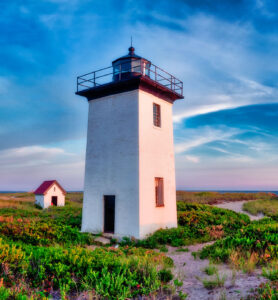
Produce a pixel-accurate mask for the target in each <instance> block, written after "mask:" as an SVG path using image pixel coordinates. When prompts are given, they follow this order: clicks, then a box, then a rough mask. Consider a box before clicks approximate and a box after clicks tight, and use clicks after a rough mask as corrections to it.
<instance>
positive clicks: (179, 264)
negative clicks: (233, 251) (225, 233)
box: [167, 242, 267, 300]
mask: <svg viewBox="0 0 278 300" xmlns="http://www.w3.org/2000/svg"><path fill="white" fill-rule="evenodd" d="M211 243H213V242H210V243H205V244H197V245H192V246H189V247H188V249H189V252H176V249H177V248H173V247H168V249H169V252H168V253H167V256H169V257H171V258H172V259H173V261H174V264H175V269H174V275H175V277H176V278H178V279H179V280H181V281H183V286H182V287H181V290H182V291H183V292H184V293H187V294H188V297H187V298H186V299H187V300H218V299H229V300H232V299H241V297H246V296H247V295H248V294H249V293H250V290H251V289H255V288H257V287H258V286H259V285H260V284H261V283H262V282H266V281H267V280H266V279H265V278H263V277H261V276H260V271H259V270H256V271H255V272H254V273H253V274H244V273H242V272H236V271H233V270H231V269H230V268H229V266H228V265H226V264H219V265H216V267H217V269H218V270H219V275H220V277H226V280H225V284H224V287H222V288H215V289H213V290H208V289H206V288H205V287H204V285H203V283H202V280H203V279H208V280H212V279H214V278H215V275H213V276H208V275H206V273H205V272H204V271H203V270H204V268H205V267H206V266H208V265H209V261H208V260H207V259H204V260H201V259H199V258H197V259H194V257H193V256H192V252H195V251H198V250H200V249H202V248H203V247H204V246H206V245H208V244H211Z"/></svg>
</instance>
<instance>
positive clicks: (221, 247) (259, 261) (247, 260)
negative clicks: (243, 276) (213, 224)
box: [200, 219, 278, 271]
mask: <svg viewBox="0 0 278 300" xmlns="http://www.w3.org/2000/svg"><path fill="white" fill-rule="evenodd" d="M200 257H201V258H206V257H208V258H210V259H212V260H213V261H216V262H217V261H218V262H219V261H223V262H230V263H232V264H233V265H234V266H235V267H237V268H241V269H246V271H252V269H253V268H254V267H255V266H257V265H265V264H266V263H268V262H270V261H272V260H275V259H277V258H278V223H277V222H275V221H274V220H272V219H263V220H261V221H256V222H253V223H251V224H249V225H248V226H246V227H245V228H242V229H240V230H239V231H237V232H236V233H235V234H233V235H232V236H228V237H226V238H224V239H222V240H218V241H216V242H215V243H214V244H213V245H210V246H207V247H205V248H203V250H202V251H201V252H200Z"/></svg>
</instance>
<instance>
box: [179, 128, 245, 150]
mask: <svg viewBox="0 0 278 300" xmlns="http://www.w3.org/2000/svg"><path fill="white" fill-rule="evenodd" d="M241 132H242V130H240V129H237V128H228V127H225V126H220V127H218V128H214V127H210V126H204V127H201V128H198V129H191V130H185V133H187V137H186V138H184V140H185V141H183V142H177V143H176V144H175V152H176V153H177V154H179V153H185V152H188V151H189V150H192V149H194V148H196V147H200V146H202V145H205V144H208V143H211V142H214V141H219V140H221V141H223V140H227V139H229V138H231V137H233V136H235V135H238V134H239V133H241Z"/></svg>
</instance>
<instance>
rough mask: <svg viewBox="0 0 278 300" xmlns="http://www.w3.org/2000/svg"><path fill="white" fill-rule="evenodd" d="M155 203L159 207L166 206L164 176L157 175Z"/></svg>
mask: <svg viewBox="0 0 278 300" xmlns="http://www.w3.org/2000/svg"><path fill="white" fill-rule="evenodd" d="M155 204H156V206H157V207H159V206H164V196H163V178H159V177H155Z"/></svg>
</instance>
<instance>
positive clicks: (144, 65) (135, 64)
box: [112, 47, 151, 81]
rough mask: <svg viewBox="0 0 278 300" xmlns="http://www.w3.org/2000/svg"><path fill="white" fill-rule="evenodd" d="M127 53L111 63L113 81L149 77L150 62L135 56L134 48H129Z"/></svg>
mask: <svg viewBox="0 0 278 300" xmlns="http://www.w3.org/2000/svg"><path fill="white" fill-rule="evenodd" d="M128 51H129V53H128V54H127V55H125V56H122V57H120V58H118V59H116V60H114V61H113V62H112V66H113V81H119V80H123V79H128V78H130V77H133V76H138V75H145V76H148V77H150V68H151V62H150V61H149V60H147V59H145V58H142V57H141V56H138V55H136V54H135V48H134V47H129V48H128Z"/></svg>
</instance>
